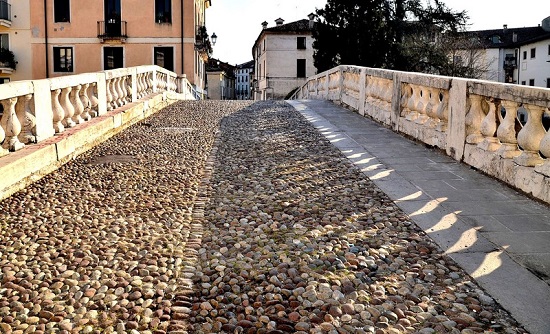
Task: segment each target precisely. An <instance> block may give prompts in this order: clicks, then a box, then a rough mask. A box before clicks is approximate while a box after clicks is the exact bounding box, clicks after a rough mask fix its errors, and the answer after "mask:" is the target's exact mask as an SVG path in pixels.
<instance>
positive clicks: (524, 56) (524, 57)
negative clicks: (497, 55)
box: [523, 51, 527, 59]
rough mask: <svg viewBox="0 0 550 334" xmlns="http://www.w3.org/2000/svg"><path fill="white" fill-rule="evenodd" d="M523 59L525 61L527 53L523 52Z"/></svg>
mask: <svg viewBox="0 0 550 334" xmlns="http://www.w3.org/2000/svg"><path fill="white" fill-rule="evenodd" d="M523 59H527V51H523Z"/></svg>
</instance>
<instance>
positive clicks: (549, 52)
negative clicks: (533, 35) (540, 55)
mask: <svg viewBox="0 0 550 334" xmlns="http://www.w3.org/2000/svg"><path fill="white" fill-rule="evenodd" d="M548 55H549V56H550V45H548Z"/></svg>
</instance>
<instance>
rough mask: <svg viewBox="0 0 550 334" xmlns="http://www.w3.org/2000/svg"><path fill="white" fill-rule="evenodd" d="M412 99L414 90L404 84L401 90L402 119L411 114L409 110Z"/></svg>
mask: <svg viewBox="0 0 550 334" xmlns="http://www.w3.org/2000/svg"><path fill="white" fill-rule="evenodd" d="M411 98H412V88H411V87H410V86H409V85H407V84H403V85H402V90H401V117H406V116H407V115H408V114H409V113H410V112H411V109H410V108H409V101H410V100H411Z"/></svg>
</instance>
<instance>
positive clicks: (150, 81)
mask: <svg viewBox="0 0 550 334" xmlns="http://www.w3.org/2000/svg"><path fill="white" fill-rule="evenodd" d="M147 82H148V86H147V94H151V93H152V92H153V72H150V73H149V74H148V75H147Z"/></svg>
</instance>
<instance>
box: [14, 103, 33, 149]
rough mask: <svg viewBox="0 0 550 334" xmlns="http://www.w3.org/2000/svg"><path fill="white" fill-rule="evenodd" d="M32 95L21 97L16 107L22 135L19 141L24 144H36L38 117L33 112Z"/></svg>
mask: <svg viewBox="0 0 550 334" xmlns="http://www.w3.org/2000/svg"><path fill="white" fill-rule="evenodd" d="M32 98H33V96H32V94H27V95H25V96H21V97H19V101H18V102H17V105H16V106H15V112H16V113H17V118H18V119H19V123H21V133H20V134H19V141H21V142H22V143H23V144H28V143H36V117H35V116H34V114H33V112H32V110H31V100H32Z"/></svg>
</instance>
